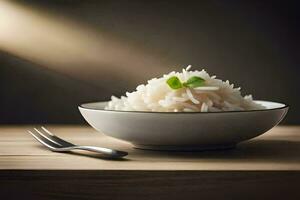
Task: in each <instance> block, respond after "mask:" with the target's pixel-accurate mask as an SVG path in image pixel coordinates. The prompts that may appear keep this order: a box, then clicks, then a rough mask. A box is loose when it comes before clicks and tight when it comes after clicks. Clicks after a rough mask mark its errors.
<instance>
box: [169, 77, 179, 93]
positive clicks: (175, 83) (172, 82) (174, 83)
mask: <svg viewBox="0 0 300 200" xmlns="http://www.w3.org/2000/svg"><path fill="white" fill-rule="evenodd" d="M167 84H168V85H169V86H170V88H172V89H174V90H176V89H179V88H182V83H181V82H180V80H179V78H178V77H176V76H172V77H170V78H169V79H168V80H167Z"/></svg>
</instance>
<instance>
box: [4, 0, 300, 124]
mask: <svg viewBox="0 0 300 200" xmlns="http://www.w3.org/2000/svg"><path fill="white" fill-rule="evenodd" d="M14 2H15V3H16V4H20V5H27V6H30V7H34V9H38V10H40V11H42V12H43V13H46V14H48V13H49V14H51V15H55V16H59V17H60V18H63V19H68V20H72V21H73V22H75V23H79V24H84V25H85V26H86V27H89V28H90V29H91V30H93V32H94V33H95V34H100V33H102V32H104V33H105V34H106V35H109V36H112V37H114V38H117V39H119V40H122V41H123V42H124V41H125V44H126V45H127V46H129V47H134V48H135V49H137V50H138V51H140V52H145V54H147V55H149V56H152V57H153V59H155V60H158V61H160V63H161V66H163V67H160V68H158V70H150V69H151V65H150V64H149V62H147V59H149V58H144V57H141V58H140V59H139V60H138V61H139V62H138V63H137V62H136V60H131V59H129V60H128V62H127V64H126V66H122V64H120V62H116V64H115V65H113V66H107V65H105V64H99V63H89V62H82V63H78V64H77V65H76V66H77V67H79V68H80V69H81V71H82V76H87V74H89V75H88V76H90V79H87V78H85V79H81V76H80V75H79V76H78V75H77V76H76V75H74V76H73V75H72V74H69V73H63V72H61V71H59V70H57V69H56V68H55V69H53V68H51V67H48V66H44V65H43V64H41V63H36V62H34V61H32V60H30V59H27V58H23V57H21V56H18V55H14V53H13V52H9V51H6V50H5V49H2V50H1V49H0V92H1V93H0V105H1V115H0V123H1V124H19V123H84V121H83V119H82V118H81V116H80V114H79V112H78V110H77V105H78V104H80V103H82V102H88V101H102V100H108V99H109V98H110V96H111V95H112V94H114V95H117V96H119V95H121V94H123V93H125V91H127V90H129V91H131V90H133V89H134V88H135V86H136V85H137V84H139V83H143V82H145V81H146V80H147V79H149V78H151V77H154V76H158V75H159V74H163V73H167V72H169V71H172V70H180V69H181V66H186V65H188V64H192V65H193V66H195V68H194V69H201V68H202V67H204V68H206V69H207V71H208V72H210V73H211V74H216V75H217V76H218V77H220V78H222V79H225V80H226V79H228V80H231V81H232V82H233V83H236V85H240V86H241V87H242V91H243V92H244V94H245V93H251V94H253V96H254V97H255V98H256V99H264V100H271V101H280V102H286V103H288V104H289V105H290V106H291V108H290V111H289V114H288V116H287V118H286V119H285V121H284V123H286V124H299V123H300V120H299V119H300V106H299V102H300V95H299V93H298V92H299V85H300V84H299V83H298V82H299V81H298V80H299V79H298V77H299V75H300V73H299V56H300V54H299V33H300V31H299V19H300V18H299V14H298V11H299V5H298V4H297V3H296V1H284V2H281V3H276V2H273V1H270V2H271V3H270V2H262V1H257V2H255V1H248V2H246V1H240V2H238V1H221V0H213V1H201V2H193V1H182V2H181V3H175V1H125V0H124V1H123V0H122V1H90V0H88V1H79V0H64V1H62V0H60V1H58V0H54V1H53V0H52V1H50V0H49V1H38V0H34V1H33V0H32V1H25V0H24V1H14ZM0 17H1V13H0ZM8 20H9V19H8ZM54 31H55V30H54ZM18 34H24V35H25V36H26V34H29V33H28V32H26V31H24V32H20V33H18ZM87 37H88V36H87ZM45 38H46V36H45ZM33 45H37V44H34V43H33ZM43 48H47V46H43ZM53 51H55V49H53ZM99 56H101V52H99ZM115 57H116V58H115V59H116V61H118V59H120V55H116V56H115ZM130 62H132V63H133V64H135V65H134V66H138V67H135V68H134V70H135V71H138V72H139V73H138V74H140V75H141V76H134V78H132V76H130V73H128V71H126V67H128V63H130ZM91 66H93V67H94V68H96V69H97V71H96V73H92V72H91V73H88V71H89V70H90V67H91ZM68 67H70V68H72V67H73V66H68ZM105 68H114V70H115V71H114V72H115V73H107V70H106V71H105V70H103V73H102V71H101V70H102V69H105ZM118 69H119V70H118ZM124 69H125V70H124ZM118 71H119V72H118Z"/></svg>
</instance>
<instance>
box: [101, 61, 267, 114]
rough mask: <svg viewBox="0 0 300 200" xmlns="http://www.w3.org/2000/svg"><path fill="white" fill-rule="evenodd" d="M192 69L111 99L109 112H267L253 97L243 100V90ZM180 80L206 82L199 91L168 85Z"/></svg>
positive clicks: (247, 96)
mask: <svg viewBox="0 0 300 200" xmlns="http://www.w3.org/2000/svg"><path fill="white" fill-rule="evenodd" d="M190 68H191V66H190V65H189V66H188V67H187V68H186V69H183V70H182V72H174V71H173V72H171V73H169V74H166V75H163V77H161V78H153V79H151V80H149V81H148V83H147V84H146V85H144V84H142V85H139V86H137V88H136V91H134V92H131V93H129V92H126V96H122V97H121V98H117V97H115V96H112V97H111V101H110V102H109V103H108V105H107V106H106V107H105V109H106V110H123V111H153V112H221V111H241V110H258V109H264V107H263V106H262V105H260V104H257V103H255V102H254V101H253V99H252V96H251V95H246V96H244V97H243V96H242V95H241V92H240V89H241V88H240V87H239V88H234V85H233V84H230V83H229V81H228V80H227V81H225V82H224V81H222V80H220V79H216V76H210V75H209V74H208V73H207V72H206V71H205V70H202V71H197V70H196V71H189V70H190ZM172 76H177V77H178V78H179V79H180V80H181V81H182V82H185V81H187V80H188V79H189V78H190V77H193V76H198V77H201V78H202V79H204V80H205V82H204V85H203V86H201V87H197V88H188V87H183V88H180V89H177V90H174V89H172V88H170V87H169V85H168V84H167V83H166V82H167V80H168V79H169V78H170V77H172Z"/></svg>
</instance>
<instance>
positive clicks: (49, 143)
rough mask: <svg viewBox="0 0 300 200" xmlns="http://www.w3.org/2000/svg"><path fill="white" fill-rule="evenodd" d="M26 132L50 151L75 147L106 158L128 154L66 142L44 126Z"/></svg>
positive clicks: (68, 149)
mask: <svg viewBox="0 0 300 200" xmlns="http://www.w3.org/2000/svg"><path fill="white" fill-rule="evenodd" d="M28 132H29V133H30V134H31V135H32V136H33V137H34V138H35V139H36V140H37V141H39V142H40V143H42V144H43V145H45V146H46V147H48V148H49V149H50V150H51V151H55V152H66V151H72V150H75V149H80V150H86V151H92V152H96V153H101V154H103V155H104V156H105V157H106V158H107V157H108V158H121V157H124V156H126V155H128V153H127V152H125V151H118V150H114V149H108V148H103V147H95V146H80V145H75V144H72V143H70V142H67V141H65V140H63V139H61V138H59V137H57V136H55V135H54V134H53V133H51V132H50V131H49V130H47V129H46V128H45V127H43V126H42V127H41V129H37V128H34V131H30V130H28Z"/></svg>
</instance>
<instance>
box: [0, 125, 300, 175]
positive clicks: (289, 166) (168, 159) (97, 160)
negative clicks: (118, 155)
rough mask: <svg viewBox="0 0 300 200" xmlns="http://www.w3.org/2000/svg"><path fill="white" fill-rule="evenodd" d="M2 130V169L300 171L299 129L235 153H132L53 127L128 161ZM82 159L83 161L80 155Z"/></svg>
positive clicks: (78, 129) (122, 145)
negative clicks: (55, 148)
mask: <svg viewBox="0 0 300 200" xmlns="http://www.w3.org/2000/svg"><path fill="white" fill-rule="evenodd" d="M29 128H31V127H1V128H0V169H11V170H13V169H23V170H24V169H28V170H30V169H35V170H38V169H39V170H47V169H64V170H300V127H298V126H288V127H287V126H285V127H276V128H274V129H272V130H271V131H269V132H268V133H266V134H264V135H262V136H260V137H257V138H255V139H253V140H250V141H248V142H244V143H241V144H239V145H238V146H237V148H236V149H232V150H226V151H206V152H158V151H144V150H137V149H134V148H132V146H131V145H130V144H129V143H126V142H122V141H119V140H116V139H113V138H109V137H106V136H104V135H102V134H101V133H97V132H96V131H94V130H93V129H92V128H89V127H84V126H49V127H48V128H49V129H50V130H52V131H53V132H55V133H56V134H57V135H59V136H61V137H62V138H65V139H67V140H69V141H71V142H74V143H77V144H87V145H95V146H103V147H110V148H116V149H120V150H125V151H128V152H129V155H128V157H126V159H123V160H117V161H112V160H104V159H102V158H101V156H99V155H98V154H92V153H86V152H79V151H77V152H74V153H72V154H70V153H54V152H51V151H49V150H48V149H46V148H44V147H43V146H42V145H40V144H39V143H37V142H36V141H35V140H34V139H33V138H32V137H31V136H30V135H29V134H28V133H27V132H26V130H27V129H29ZM79 155H80V156H79Z"/></svg>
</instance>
